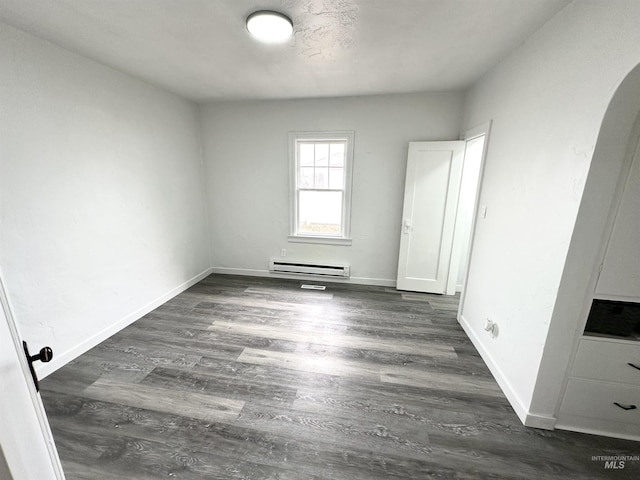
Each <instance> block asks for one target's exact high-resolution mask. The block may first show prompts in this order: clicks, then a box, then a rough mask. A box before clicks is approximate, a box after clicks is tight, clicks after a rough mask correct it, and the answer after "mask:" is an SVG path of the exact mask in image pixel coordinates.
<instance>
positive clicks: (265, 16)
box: [247, 10, 293, 43]
mask: <svg viewBox="0 0 640 480" xmlns="http://www.w3.org/2000/svg"><path fill="white" fill-rule="evenodd" d="M247 30H249V33H250V34H251V35H253V36H254V37H255V38H257V39H258V40H260V41H261V42H265V43H282V42H286V41H287V40H288V39H289V37H291V34H292V33H293V23H292V22H291V19H290V18H289V17H287V16H286V15H283V14H282V13H278V12H273V11H270V10H260V11H258V12H253V13H252V14H251V15H249V16H248V17H247Z"/></svg>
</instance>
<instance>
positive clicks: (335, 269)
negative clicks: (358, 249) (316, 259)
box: [269, 260, 349, 278]
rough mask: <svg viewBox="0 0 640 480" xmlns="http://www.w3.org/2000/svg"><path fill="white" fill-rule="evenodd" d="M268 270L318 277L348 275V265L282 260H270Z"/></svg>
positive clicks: (343, 276) (346, 276)
mask: <svg viewBox="0 0 640 480" xmlns="http://www.w3.org/2000/svg"><path fill="white" fill-rule="evenodd" d="M269 271H270V272H271V273H296V274H300V275H317V276H320V277H342V278H348V277H349V267H348V266H347V265H333V264H331V265H329V264H318V263H307V262H283V261H281V260H270V261H269Z"/></svg>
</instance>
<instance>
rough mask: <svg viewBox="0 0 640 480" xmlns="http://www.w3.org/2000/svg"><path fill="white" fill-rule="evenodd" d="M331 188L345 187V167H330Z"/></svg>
mask: <svg viewBox="0 0 640 480" xmlns="http://www.w3.org/2000/svg"><path fill="white" fill-rule="evenodd" d="M329 188H332V189H338V188H339V189H342V188H344V169H342V168H330V169H329Z"/></svg>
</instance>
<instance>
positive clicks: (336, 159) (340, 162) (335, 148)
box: [329, 143, 344, 167]
mask: <svg viewBox="0 0 640 480" xmlns="http://www.w3.org/2000/svg"><path fill="white" fill-rule="evenodd" d="M330 154H331V155H330V157H329V165H331V166H332V167H342V166H344V143H332V144H331V146H330Z"/></svg>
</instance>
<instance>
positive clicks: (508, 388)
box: [458, 315, 556, 430]
mask: <svg viewBox="0 0 640 480" xmlns="http://www.w3.org/2000/svg"><path fill="white" fill-rule="evenodd" d="M458 321H459V323H460V325H461V326H462V328H463V330H464V331H465V333H466V334H467V336H468V337H469V339H470V340H471V342H472V343H473V345H474V346H475V347H476V349H477V350H478V353H480V356H481V357H482V359H483V360H484V362H485V363H486V364H487V367H489V370H490V371H491V374H492V375H493V377H494V378H495V379H496V382H498V385H499V386H500V388H501V389H502V392H503V393H504V395H505V396H506V397H507V400H509V403H510V404H511V406H512V407H513V409H514V410H515V412H516V415H517V416H518V418H519V419H520V421H521V422H522V424H523V425H525V426H527V427H534V428H544V429H546V430H553V429H554V427H555V423H556V419H555V418H554V417H550V416H547V415H542V414H538V413H532V412H529V409H528V407H527V406H526V405H525V404H524V402H523V401H522V399H521V398H520V397H519V396H518V394H517V393H516V392H515V390H514V389H513V386H512V385H511V382H509V380H507V378H506V376H505V375H504V372H503V371H502V369H501V368H500V367H499V366H498V364H497V363H496V361H495V360H494V358H493V357H492V356H491V354H490V353H489V351H488V350H487V349H486V348H485V346H484V344H483V343H482V342H481V341H480V338H479V337H478V336H477V335H476V333H475V332H474V330H473V329H472V328H471V325H470V324H469V322H468V321H467V319H466V318H465V317H464V315H460V317H459V320H458Z"/></svg>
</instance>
